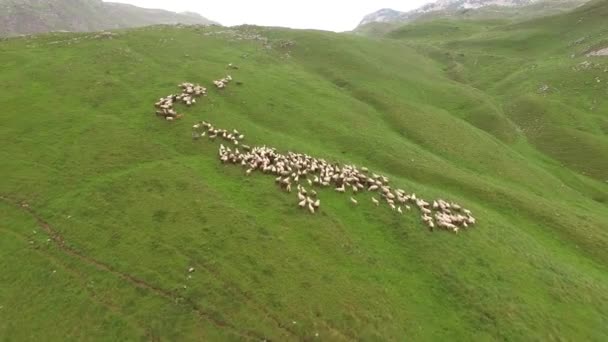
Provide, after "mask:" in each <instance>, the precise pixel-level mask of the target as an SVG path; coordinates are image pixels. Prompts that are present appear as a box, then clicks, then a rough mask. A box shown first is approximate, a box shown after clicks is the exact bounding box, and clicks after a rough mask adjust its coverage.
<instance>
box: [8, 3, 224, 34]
mask: <svg viewBox="0 0 608 342" xmlns="http://www.w3.org/2000/svg"><path fill="white" fill-rule="evenodd" d="M178 23H181V24H202V25H209V24H214V22H212V21H210V20H208V19H206V18H203V17H202V16H200V15H198V14H195V13H174V12H170V11H165V10H157V9H146V8H140V7H136V6H132V5H128V4H119V3H111V2H103V1H101V0H0V36H14V35H20V34H33V33H43V32H56V31H74V32H86V31H100V30H107V29H118V28H129V27H139V26H147V25H155V24H178Z"/></svg>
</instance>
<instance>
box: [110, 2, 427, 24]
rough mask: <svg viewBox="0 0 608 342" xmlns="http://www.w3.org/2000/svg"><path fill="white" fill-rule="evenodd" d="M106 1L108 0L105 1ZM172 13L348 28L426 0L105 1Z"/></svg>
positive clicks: (221, 19) (237, 21)
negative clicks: (382, 11)
mask: <svg viewBox="0 0 608 342" xmlns="http://www.w3.org/2000/svg"><path fill="white" fill-rule="evenodd" d="M106 1H108V0H106ZM109 1H111V2H122V3H129V4H133V5H136V6H139V7H146V8H161V9H166V10H170V11H175V12H183V11H190V12H197V13H200V14H201V15H202V16H204V17H206V18H207V19H211V20H214V21H217V22H219V23H220V24H222V25H227V26H233V25H240V24H255V25H261V26H284V27H292V28H304V29H320V30H329V31H350V30H352V29H354V28H355V27H356V26H357V24H359V22H360V21H361V19H363V16H365V15H366V14H369V13H372V12H375V11H377V10H379V9H381V8H392V9H395V10H399V11H407V10H411V9H414V8H418V7H420V6H421V5H423V4H425V3H427V2H430V0H297V1H293V0H292V1H290V0H109Z"/></svg>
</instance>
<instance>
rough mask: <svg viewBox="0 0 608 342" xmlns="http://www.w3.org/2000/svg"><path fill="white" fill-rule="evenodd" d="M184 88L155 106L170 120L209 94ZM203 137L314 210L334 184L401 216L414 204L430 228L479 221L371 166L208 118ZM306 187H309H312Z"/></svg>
mask: <svg viewBox="0 0 608 342" xmlns="http://www.w3.org/2000/svg"><path fill="white" fill-rule="evenodd" d="M230 81H232V77H230V76H227V77H226V78H223V79H221V80H216V81H213V83H214V84H215V86H216V87H217V88H218V89H223V88H225V87H226V85H227V84H228V83H229V82H230ZM179 87H181V88H182V93H181V94H180V95H173V94H172V95H169V96H167V97H165V98H161V99H160V101H159V102H157V103H156V104H155V107H156V108H157V109H158V110H157V112H156V113H157V115H160V116H163V117H165V119H166V120H168V121H172V120H174V119H178V118H180V117H182V115H180V114H177V112H176V111H175V110H174V109H173V104H174V103H176V102H183V103H185V104H186V105H188V106H190V105H192V104H194V103H196V97H199V96H206V95H207V89H206V88H204V87H202V86H200V85H194V84H192V83H182V84H180V85H179ZM204 136H207V137H209V139H211V140H214V139H216V138H220V139H223V140H224V141H226V142H229V143H231V144H232V145H233V147H232V148H230V147H226V146H224V145H223V144H220V147H219V158H220V160H221V161H222V163H229V164H234V165H241V166H242V167H244V168H245V169H246V171H245V174H246V175H249V174H251V173H252V172H254V171H258V172H262V173H265V174H270V175H273V176H275V181H276V183H277V184H278V185H279V187H280V188H282V189H284V190H285V191H287V192H292V191H293V189H294V188H295V191H294V192H296V193H297V194H296V199H297V204H298V206H299V207H301V208H303V209H306V210H308V211H309V212H310V213H312V214H314V213H316V212H317V211H318V210H319V208H320V206H321V200H320V199H319V198H318V195H317V192H316V191H315V190H314V188H315V187H317V188H333V189H334V190H335V191H337V192H340V193H346V192H351V193H352V195H351V196H350V202H351V203H352V204H353V205H358V204H359V201H358V200H357V199H356V196H357V194H360V193H363V192H371V193H374V195H373V196H371V201H372V203H373V204H375V205H376V206H379V205H380V204H381V203H386V204H387V205H388V206H389V207H390V208H391V209H392V210H394V211H396V212H398V213H399V214H403V213H404V211H410V210H412V207H413V206H415V207H417V208H418V210H419V211H420V213H421V218H422V221H423V222H424V223H425V224H426V225H427V226H428V227H429V229H430V230H433V229H434V228H440V229H445V230H449V231H452V232H454V233H458V231H459V230H460V229H465V228H468V227H470V226H472V225H474V224H475V223H476V220H475V218H474V217H473V215H472V214H471V211H469V210H467V209H464V208H462V207H461V206H460V205H458V204H456V203H453V202H448V201H444V200H442V199H437V200H435V201H433V202H432V203H429V202H427V201H425V200H424V199H422V198H419V197H418V196H416V194H415V193H412V194H408V193H407V192H406V191H405V190H403V189H398V188H393V187H391V185H389V183H390V181H389V179H388V178H387V177H385V176H382V175H378V174H375V173H373V172H370V171H369V170H368V169H367V168H366V167H357V166H355V165H340V164H336V163H330V162H328V161H326V160H325V159H319V158H315V157H312V156H309V155H307V154H299V153H294V152H287V154H282V153H279V152H277V150H276V149H275V148H270V147H266V146H262V147H253V148H252V147H250V146H248V145H244V144H242V141H243V139H244V138H245V136H244V135H243V134H241V133H240V132H239V131H238V130H236V129H233V130H226V129H219V128H216V127H214V126H213V125H212V124H210V123H208V122H205V121H201V122H199V123H196V124H195V125H193V126H192V137H193V138H195V139H198V138H201V137H204ZM239 148H240V150H239ZM302 184H304V185H302ZM305 186H308V189H307V188H306V187H305Z"/></svg>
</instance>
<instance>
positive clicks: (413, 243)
mask: <svg viewBox="0 0 608 342" xmlns="http://www.w3.org/2000/svg"><path fill="white" fill-rule="evenodd" d="M599 4H601V5H605V4H606V2H601V3H599ZM602 8H603V7H602ZM595 12H597V10H596V11H595ZM595 12H592V13H591V14H589V13H586V14H585V15H588V16H589V18H592V17H593V16H592V14H593V13H595ZM580 15H581V14H580V13H576V14H574V15H573V16H580ZM560 18H561V17H560ZM561 20H562V21H558V20H557V19H551V20H549V19H546V20H545V19H541V20H538V21H534V22H532V23H525V24H517V25H522V26H511V25H507V26H505V25H503V24H501V25H496V26H492V27H486V24H485V23H480V24H479V25H475V24H472V23H468V24H467V27H468V29H467V34H466V35H455V36H453V35H450V36H448V37H446V36H444V35H441V34H440V35H439V36H436V35H433V34H432V32H433V30H426V31H424V30H423V31H421V32H423V33H420V34H414V33H411V34H409V37H410V38H411V37H414V36H418V37H424V39H410V38H407V37H399V36H393V38H384V39H381V38H375V39H370V38H365V37H359V36H353V35H347V34H334V33H327V32H320V31H297V30H285V29H268V28H257V27H241V28H238V29H235V30H236V31H238V32H256V33H259V34H260V35H262V36H265V37H268V38H269V39H270V42H271V43H272V45H273V47H272V48H271V49H269V48H266V47H265V46H264V45H263V44H262V43H261V42H259V41H248V40H236V39H233V38H231V36H230V35H226V34H221V32H222V31H225V30H226V29H225V28H172V27H151V28H145V29H136V30H129V31H120V32H119V36H118V37H117V38H115V39H111V40H98V39H93V38H90V36H89V35H87V34H50V35H43V36H37V37H31V38H20V39H10V40H6V41H3V42H0V65H2V66H4V68H3V69H2V72H1V73H0V88H1V89H0V106H1V107H2V108H3V109H4V110H3V112H2V113H3V114H2V119H3V122H4V124H3V125H2V126H1V127H0V136H1V137H2V141H3V148H2V150H0V158H2V160H3V163H2V164H0V174H1V175H2V177H1V178H0V193H1V194H2V196H3V197H5V198H6V200H3V201H2V202H0V215H1V217H2V218H3V220H2V223H0V234H1V236H2V238H1V239H0V260H1V261H0V283H1V284H2V286H0V336H1V337H2V339H6V340H40V339H44V340H62V341H64V340H136V339H140V340H246V339H262V338H269V339H272V340H308V339H314V338H315V334H317V333H318V334H319V339H320V340H366V341H368V340H379V341H385V340H399V341H400V340H403V339H411V340H439V339H450V340H498V339H502V340H551V339H563V340H597V341H601V340H605V339H606V337H607V335H608V330H607V329H606V326H608V325H607V324H606V323H607V322H606V321H607V318H608V274H607V273H606V271H607V269H606V265H607V264H608V251H607V250H606V248H605V246H606V244H607V242H608V232H607V231H606V228H608V185H607V184H606V183H605V181H606V180H608V175H607V174H606V170H608V168H607V167H606V164H605V163H606V160H607V159H603V156H605V154H606V149H605V146H606V145H605V144H606V140H607V137H606V130H605V128H602V127H604V126H605V120H606V119H607V118H606V113H608V111H607V110H606V109H607V108H608V107H607V104H606V100H605V96H604V97H602V96H601V95H602V94H605V91H606V88H605V84H606V83H602V84H601V85H600V86H597V87H595V85H588V84H586V83H585V82H587V81H588V79H589V78H592V77H595V73H592V71H590V70H588V71H585V72H575V71H573V69H572V68H573V67H574V66H576V65H578V64H579V63H580V62H581V61H583V60H586V58H585V57H583V56H581V53H582V50H584V47H572V48H569V47H568V45H567V44H568V43H569V41H568V40H565V41H554V42H547V43H546V44H549V43H550V44H551V51H553V52H555V51H561V53H560V54H559V55H551V54H549V53H548V52H547V53H543V52H542V51H541V52H539V51H537V50H533V51H523V52H521V51H519V49H518V48H517V46H512V45H511V42H513V41H515V40H520V41H525V40H526V39H539V40H542V39H541V38H534V37H545V36H546V34H540V35H538V36H528V37H525V38H522V37H523V36H521V34H522V33H521V32H527V31H528V30H532V29H533V30H534V32H542V30H551V29H553V26H551V25H550V24H549V23H551V22H553V21H556V22H559V23H560V25H561V24H562V23H563V21H564V20H565V19H561ZM588 20H589V21H592V19H588ZM534 23H537V24H536V25H538V26H537V27H536V26H535V27H533V28H532V29H531V28H529V27H528V26H530V25H534ZM420 25H430V24H420ZM433 25H437V26H438V27H445V25H447V24H446V23H445V22H442V23H440V24H433ZM526 25H528V26H526ZM589 25H590V26H589V27H590V28H593V27H595V28H597V29H598V31H594V32H599V31H601V30H602V29H603V27H601V25H599V24H596V25H595V26H591V24H589ZM408 30H409V29H408ZM473 31H475V32H473ZM210 32H215V33H216V34H208V33H210ZM410 32H411V31H410ZM572 36H576V34H574V33H573V34H572ZM508 37H511V38H510V39H507V38H508ZM72 38H80V39H79V40H72ZM395 38H398V39H395ZM501 39H502V41H501ZM596 39H597V41H598V42H599V41H601V39H602V38H601V35H600V33H598V36H597V37H596ZM286 40H292V41H294V42H295V45H293V46H290V47H284V48H282V47H280V45H281V44H280V43H281V42H283V41H286ZM505 42H508V43H505ZM522 44H523V43H522ZM535 44H536V43H535V42H527V43H525V45H526V46H528V45H530V46H533V45H535ZM496 46H499V47H500V48H499V49H495V48H496ZM569 49H572V50H573V53H576V54H577V56H578V57H576V58H570V56H569V52H570V50H569ZM228 63H235V64H237V65H239V66H240V69H239V70H237V71H228V70H226V66H227V64H228ZM596 63H598V64H602V65H603V64H605V63H606V62H604V61H603V60H597V61H596ZM532 65H535V67H534V68H532ZM598 68H601V66H598ZM593 70H596V69H593ZM597 70H599V69H597ZM597 70H596V71H597ZM227 73H232V76H233V77H234V78H235V79H236V80H238V81H241V82H243V84H242V85H240V86H239V85H236V84H230V85H229V87H228V88H227V89H226V90H224V91H218V90H216V89H211V86H210V85H211V82H210V81H211V80H213V79H217V78H220V77H223V76H224V75H225V74H227ZM182 81H193V82H201V83H203V84H206V85H207V86H209V88H210V91H209V96H208V97H207V98H205V99H203V100H202V101H199V103H198V104H197V105H196V106H194V107H192V108H189V109H187V110H186V109H184V111H185V113H186V116H185V118H184V119H183V120H181V121H177V122H174V123H167V122H164V121H162V120H159V119H158V118H156V117H155V116H154V114H153V108H152V104H153V103H154V101H155V100H156V99H157V98H158V97H160V96H164V95H166V94H169V93H171V92H174V91H176V89H177V88H176V85H177V83H179V82H182ZM541 82H542V83H548V84H549V85H550V86H552V88H553V87H555V89H556V90H555V91H550V92H548V93H546V94H539V93H537V92H536V90H537V86H538V84H539V83H541ZM602 86H603V88H602ZM558 90H559V91H558ZM588 104H593V105H594V108H595V109H593V110H591V109H590V107H588V106H586V105H588ZM198 120H207V121H210V122H212V123H214V124H216V125H217V126H219V127H224V128H238V129H239V130H240V131H242V132H244V133H245V134H246V141H247V142H248V143H249V144H254V145H262V144H266V145H270V146H275V147H277V148H279V149H280V150H281V151H286V150H295V151H298V152H305V153H310V154H313V155H316V156H318V157H323V158H326V159H330V160H335V161H339V162H344V163H356V164H357V165H366V166H369V167H370V168H371V169H373V170H374V171H377V172H379V173H382V174H386V175H388V176H390V177H391V181H392V183H394V184H398V185H399V186H402V187H405V188H406V189H408V190H410V191H414V192H416V193H418V194H420V195H422V196H424V197H425V198H436V197H443V198H447V199H450V200H454V201H457V202H460V203H462V204H463V205H465V206H466V207H468V208H470V209H471V210H473V212H474V214H475V216H476V217H477V218H478V220H479V223H478V225H476V226H475V228H473V229H471V230H469V231H467V232H464V233H462V234H459V235H454V234H449V233H445V232H435V233H430V232H428V231H427V230H426V229H425V228H424V227H423V225H422V224H421V222H420V220H419V217H418V215H417V214H415V213H410V214H408V215H404V216H397V215H395V214H394V213H393V212H391V211H390V210H389V209H388V208H385V207H380V208H377V207H375V206H373V204H372V203H371V201H370V200H369V197H370V196H369V195H365V194H360V195H358V196H359V198H360V203H361V204H360V205H359V206H358V207H356V208H353V207H352V206H351V205H350V203H349V201H348V196H344V195H340V194H337V193H334V192H333V191H331V190H321V191H320V196H321V200H322V203H323V205H322V209H321V212H320V213H319V214H318V215H314V216H312V215H307V214H305V213H304V212H302V211H300V210H298V208H297V206H296V201H295V196H294V195H293V194H291V195H289V194H286V193H283V192H280V191H279V190H278V189H277V188H276V186H275V185H274V183H273V178H272V177H269V176H264V175H259V174H254V175H252V176H250V177H245V176H244V170H242V169H240V168H238V167H234V166H227V165H222V164H221V163H220V162H219V161H218V159H217V147H218V144H219V143H212V142H209V141H206V140H201V141H192V139H191V137H190V127H191V124H192V123H193V122H195V121H198ZM602 124H603V125H604V126H602ZM574 138H576V139H577V140H576V142H577V143H576V144H575V143H573V141H572V139H574ZM20 201H27V202H28V203H29V205H30V206H31V208H32V210H33V212H34V213H36V215H38V216H39V217H40V219H42V220H44V221H46V222H48V223H49V224H50V225H51V226H52V228H53V229H55V230H56V231H57V232H58V233H59V234H61V236H62V237H63V239H64V240H65V245H61V244H60V243H58V242H57V241H56V240H53V239H51V241H50V242H49V241H48V239H49V236H48V235H47V233H46V232H45V231H44V230H43V229H42V227H41V226H40V224H39V223H38V222H37V221H36V218H35V217H33V216H32V214H31V213H30V212H28V211H26V210H23V209H21V208H19V207H18V203H19V202H20ZM34 231H35V232H34ZM62 246H63V247H62ZM189 267H194V268H195V269H196V271H195V272H194V273H193V274H192V278H191V279H189V278H188V274H187V269H188V268H189ZM53 271H56V272H54V273H53ZM294 322H295V323H294Z"/></svg>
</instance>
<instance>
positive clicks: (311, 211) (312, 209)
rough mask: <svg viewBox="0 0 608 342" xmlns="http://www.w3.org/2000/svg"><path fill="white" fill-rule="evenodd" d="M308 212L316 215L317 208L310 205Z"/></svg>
mask: <svg viewBox="0 0 608 342" xmlns="http://www.w3.org/2000/svg"><path fill="white" fill-rule="evenodd" d="M308 211H310V213H311V214H314V213H315V208H314V207H313V205H312V204H308Z"/></svg>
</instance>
